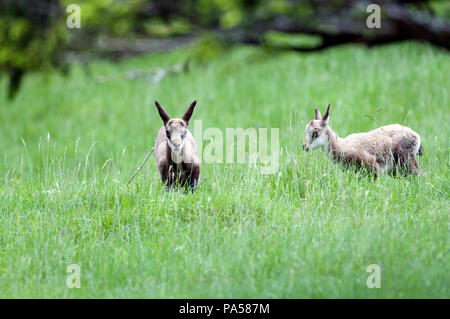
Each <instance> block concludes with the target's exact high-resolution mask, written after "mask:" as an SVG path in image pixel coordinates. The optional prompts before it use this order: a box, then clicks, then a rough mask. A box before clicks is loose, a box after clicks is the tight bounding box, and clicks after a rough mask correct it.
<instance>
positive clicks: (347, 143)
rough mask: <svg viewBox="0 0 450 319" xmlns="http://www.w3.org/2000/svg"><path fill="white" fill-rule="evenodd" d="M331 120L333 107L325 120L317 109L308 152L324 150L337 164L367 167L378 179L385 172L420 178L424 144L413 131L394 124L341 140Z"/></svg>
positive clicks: (308, 127)
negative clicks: (412, 175) (419, 162)
mask: <svg viewBox="0 0 450 319" xmlns="http://www.w3.org/2000/svg"><path fill="white" fill-rule="evenodd" d="M329 120H330V105H328V109H327V112H326V113H325V115H324V116H323V117H322V115H321V114H320V111H319V110H318V109H316V118H315V119H314V120H312V121H309V123H308V124H307V125H306V130H305V135H306V137H305V141H304V143H303V149H304V150H306V151H309V150H313V149H315V148H318V147H322V148H323V149H324V150H325V152H326V153H328V154H330V155H331V156H332V158H333V160H335V161H338V162H341V163H343V164H346V165H355V166H356V167H359V168H361V167H366V168H367V169H368V170H369V171H370V172H372V173H373V174H374V177H375V178H377V176H378V175H379V174H380V173H382V172H384V171H391V172H392V173H393V175H396V174H397V170H398V171H400V170H403V171H404V173H405V175H406V173H412V174H414V175H418V174H419V165H418V164H417V160H416V154H417V155H422V152H423V149H422V144H421V142H420V136H419V134H417V133H416V132H414V131H413V130H412V129H410V128H409V127H406V126H402V125H399V124H392V125H386V126H382V127H379V128H377V129H374V130H372V131H369V132H365V133H357V134H351V135H349V136H347V137H344V138H340V137H339V136H338V135H337V134H336V133H335V132H334V131H333V130H332V129H331V127H330V126H329V125H328V121H329Z"/></svg>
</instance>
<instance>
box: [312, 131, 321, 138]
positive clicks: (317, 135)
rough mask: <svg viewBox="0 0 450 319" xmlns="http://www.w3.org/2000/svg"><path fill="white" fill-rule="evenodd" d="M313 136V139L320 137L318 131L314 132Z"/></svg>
mask: <svg viewBox="0 0 450 319" xmlns="http://www.w3.org/2000/svg"><path fill="white" fill-rule="evenodd" d="M311 137H312V138H313V139H316V138H317V137H319V133H317V132H312V134H311Z"/></svg>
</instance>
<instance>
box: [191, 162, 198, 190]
mask: <svg viewBox="0 0 450 319" xmlns="http://www.w3.org/2000/svg"><path fill="white" fill-rule="evenodd" d="M199 176H200V166H199V165H194V167H193V168H192V171H191V177H190V182H189V184H190V186H191V188H192V189H194V188H196V187H197V185H198V178H199Z"/></svg>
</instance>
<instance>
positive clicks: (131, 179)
mask: <svg viewBox="0 0 450 319" xmlns="http://www.w3.org/2000/svg"><path fill="white" fill-rule="evenodd" d="M153 151H154V148H153V147H152V149H151V150H150V152H148V154H147V156H146V157H145V159H144V161H143V162H142V163H141V165H139V167H138V168H137V170H136V171H135V172H134V173H133V175H131V177H130V179H129V180H128V183H127V185H130V183H131V182H132V181H133V179H134V178H135V177H136V174H137V173H139V171H140V170H141V169H142V167H144V165H145V163H146V162H147V160H148V158H149V157H150V155H151V154H152V153H153Z"/></svg>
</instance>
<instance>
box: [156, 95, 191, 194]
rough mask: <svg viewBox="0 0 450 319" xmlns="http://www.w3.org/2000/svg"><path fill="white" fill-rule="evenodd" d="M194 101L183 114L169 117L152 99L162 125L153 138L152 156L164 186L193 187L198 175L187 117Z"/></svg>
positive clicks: (189, 115)
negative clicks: (179, 116) (181, 116)
mask: <svg viewBox="0 0 450 319" xmlns="http://www.w3.org/2000/svg"><path fill="white" fill-rule="evenodd" d="M196 103H197V102H196V101H194V102H192V103H191V105H190V106H189V108H188V109H187V111H186V113H185V114H184V115H183V118H181V119H179V118H170V116H169V115H168V114H167V112H166V111H165V110H164V108H163V107H162V106H161V105H160V104H159V103H158V101H155V105H156V108H157V109H158V112H159V115H160V116H161V119H162V120H163V123H164V125H163V126H162V127H161V128H160V129H159V131H158V135H157V137H156V142H155V147H154V150H155V160H156V166H157V167H158V170H159V173H160V175H161V180H162V182H163V183H164V184H165V185H166V186H167V187H171V186H175V185H181V186H185V185H188V186H190V187H191V189H194V188H196V186H197V185H198V179H199V175H200V163H199V160H198V157H197V153H196V148H195V141H194V138H193V136H192V134H191V132H190V131H189V130H188V128H187V127H188V124H189V120H190V119H191V116H192V112H193V111H194V107H195V104H196Z"/></svg>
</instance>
